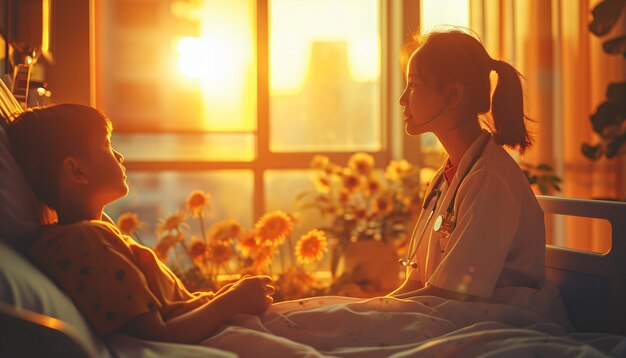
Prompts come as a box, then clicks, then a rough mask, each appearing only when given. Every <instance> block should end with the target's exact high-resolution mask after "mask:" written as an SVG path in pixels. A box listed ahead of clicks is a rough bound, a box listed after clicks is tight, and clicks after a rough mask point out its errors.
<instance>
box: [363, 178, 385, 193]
mask: <svg viewBox="0 0 626 358" xmlns="http://www.w3.org/2000/svg"><path fill="white" fill-rule="evenodd" d="M381 188H382V185H381V184H380V181H379V180H378V179H376V178H369V179H368V180H367V183H365V195H367V196H373V195H376V194H378V193H379V192H380V190H381Z"/></svg>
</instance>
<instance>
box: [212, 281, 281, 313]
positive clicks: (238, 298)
mask: <svg viewBox="0 0 626 358" xmlns="http://www.w3.org/2000/svg"><path fill="white" fill-rule="evenodd" d="M275 291H276V289H275V288H274V286H273V285H272V279H271V278H270V277H269V276H249V277H244V278H242V279H241V280H239V281H237V282H235V283H234V284H233V285H232V286H231V287H229V288H228V290H227V291H226V292H225V293H224V294H227V295H228V296H229V297H228V299H229V300H233V301H234V302H233V303H234V304H235V305H236V306H237V307H238V311H239V312H240V313H248V314H261V313H263V312H264V311H265V309H266V308H267V307H268V306H269V305H270V304H272V302H274V299H273V298H272V295H273V294H274V292H275Z"/></svg>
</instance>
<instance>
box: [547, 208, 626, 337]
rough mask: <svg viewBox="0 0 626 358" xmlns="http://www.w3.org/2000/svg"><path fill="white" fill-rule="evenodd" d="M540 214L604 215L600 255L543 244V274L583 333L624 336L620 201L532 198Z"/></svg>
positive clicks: (625, 241) (625, 226)
mask: <svg viewBox="0 0 626 358" xmlns="http://www.w3.org/2000/svg"><path fill="white" fill-rule="evenodd" d="M538 199H539V204H540V205H541V207H542V208H543V211H544V213H546V214H560V215H569V216H577V217H587V218H597V219H605V220H607V221H608V222H609V223H610V225H611V249H610V250H609V252H607V253H605V254H599V253H592V252H585V251H578V250H572V249H567V248H562V247H556V246H551V245H548V246H547V247H546V276H547V278H548V279H549V280H551V281H552V282H554V283H556V284H557V286H558V287H559V290H560V291H561V296H562V298H563V301H564V303H565V306H566V308H567V311H568V315H569V317H570V320H571V321H572V323H573V324H574V326H575V327H576V328H577V329H578V330H580V331H584V332H615V333H619V334H626V202H613V201H604V200H583V199H571V198H560V197H550V196H538Z"/></svg>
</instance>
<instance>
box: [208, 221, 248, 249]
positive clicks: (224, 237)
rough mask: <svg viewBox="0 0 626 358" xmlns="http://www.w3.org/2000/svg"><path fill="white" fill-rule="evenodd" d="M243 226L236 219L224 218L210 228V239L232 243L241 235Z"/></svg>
mask: <svg viewBox="0 0 626 358" xmlns="http://www.w3.org/2000/svg"><path fill="white" fill-rule="evenodd" d="M241 231H242V227H241V225H239V223H238V222H236V221H235V220H223V221H220V222H218V223H215V224H214V225H213V226H211V229H209V241H217V242H222V243H228V244H230V243H232V242H233V241H235V239H237V238H238V237H239V235H241Z"/></svg>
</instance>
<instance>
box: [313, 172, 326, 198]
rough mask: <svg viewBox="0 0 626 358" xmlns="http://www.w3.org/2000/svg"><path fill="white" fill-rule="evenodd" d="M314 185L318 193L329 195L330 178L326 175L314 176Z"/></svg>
mask: <svg viewBox="0 0 626 358" xmlns="http://www.w3.org/2000/svg"><path fill="white" fill-rule="evenodd" d="M313 185H314V186H315V189H316V190H317V192H318V193H328V192H329V191H330V180H328V176H326V175H320V174H316V175H314V176H313Z"/></svg>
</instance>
